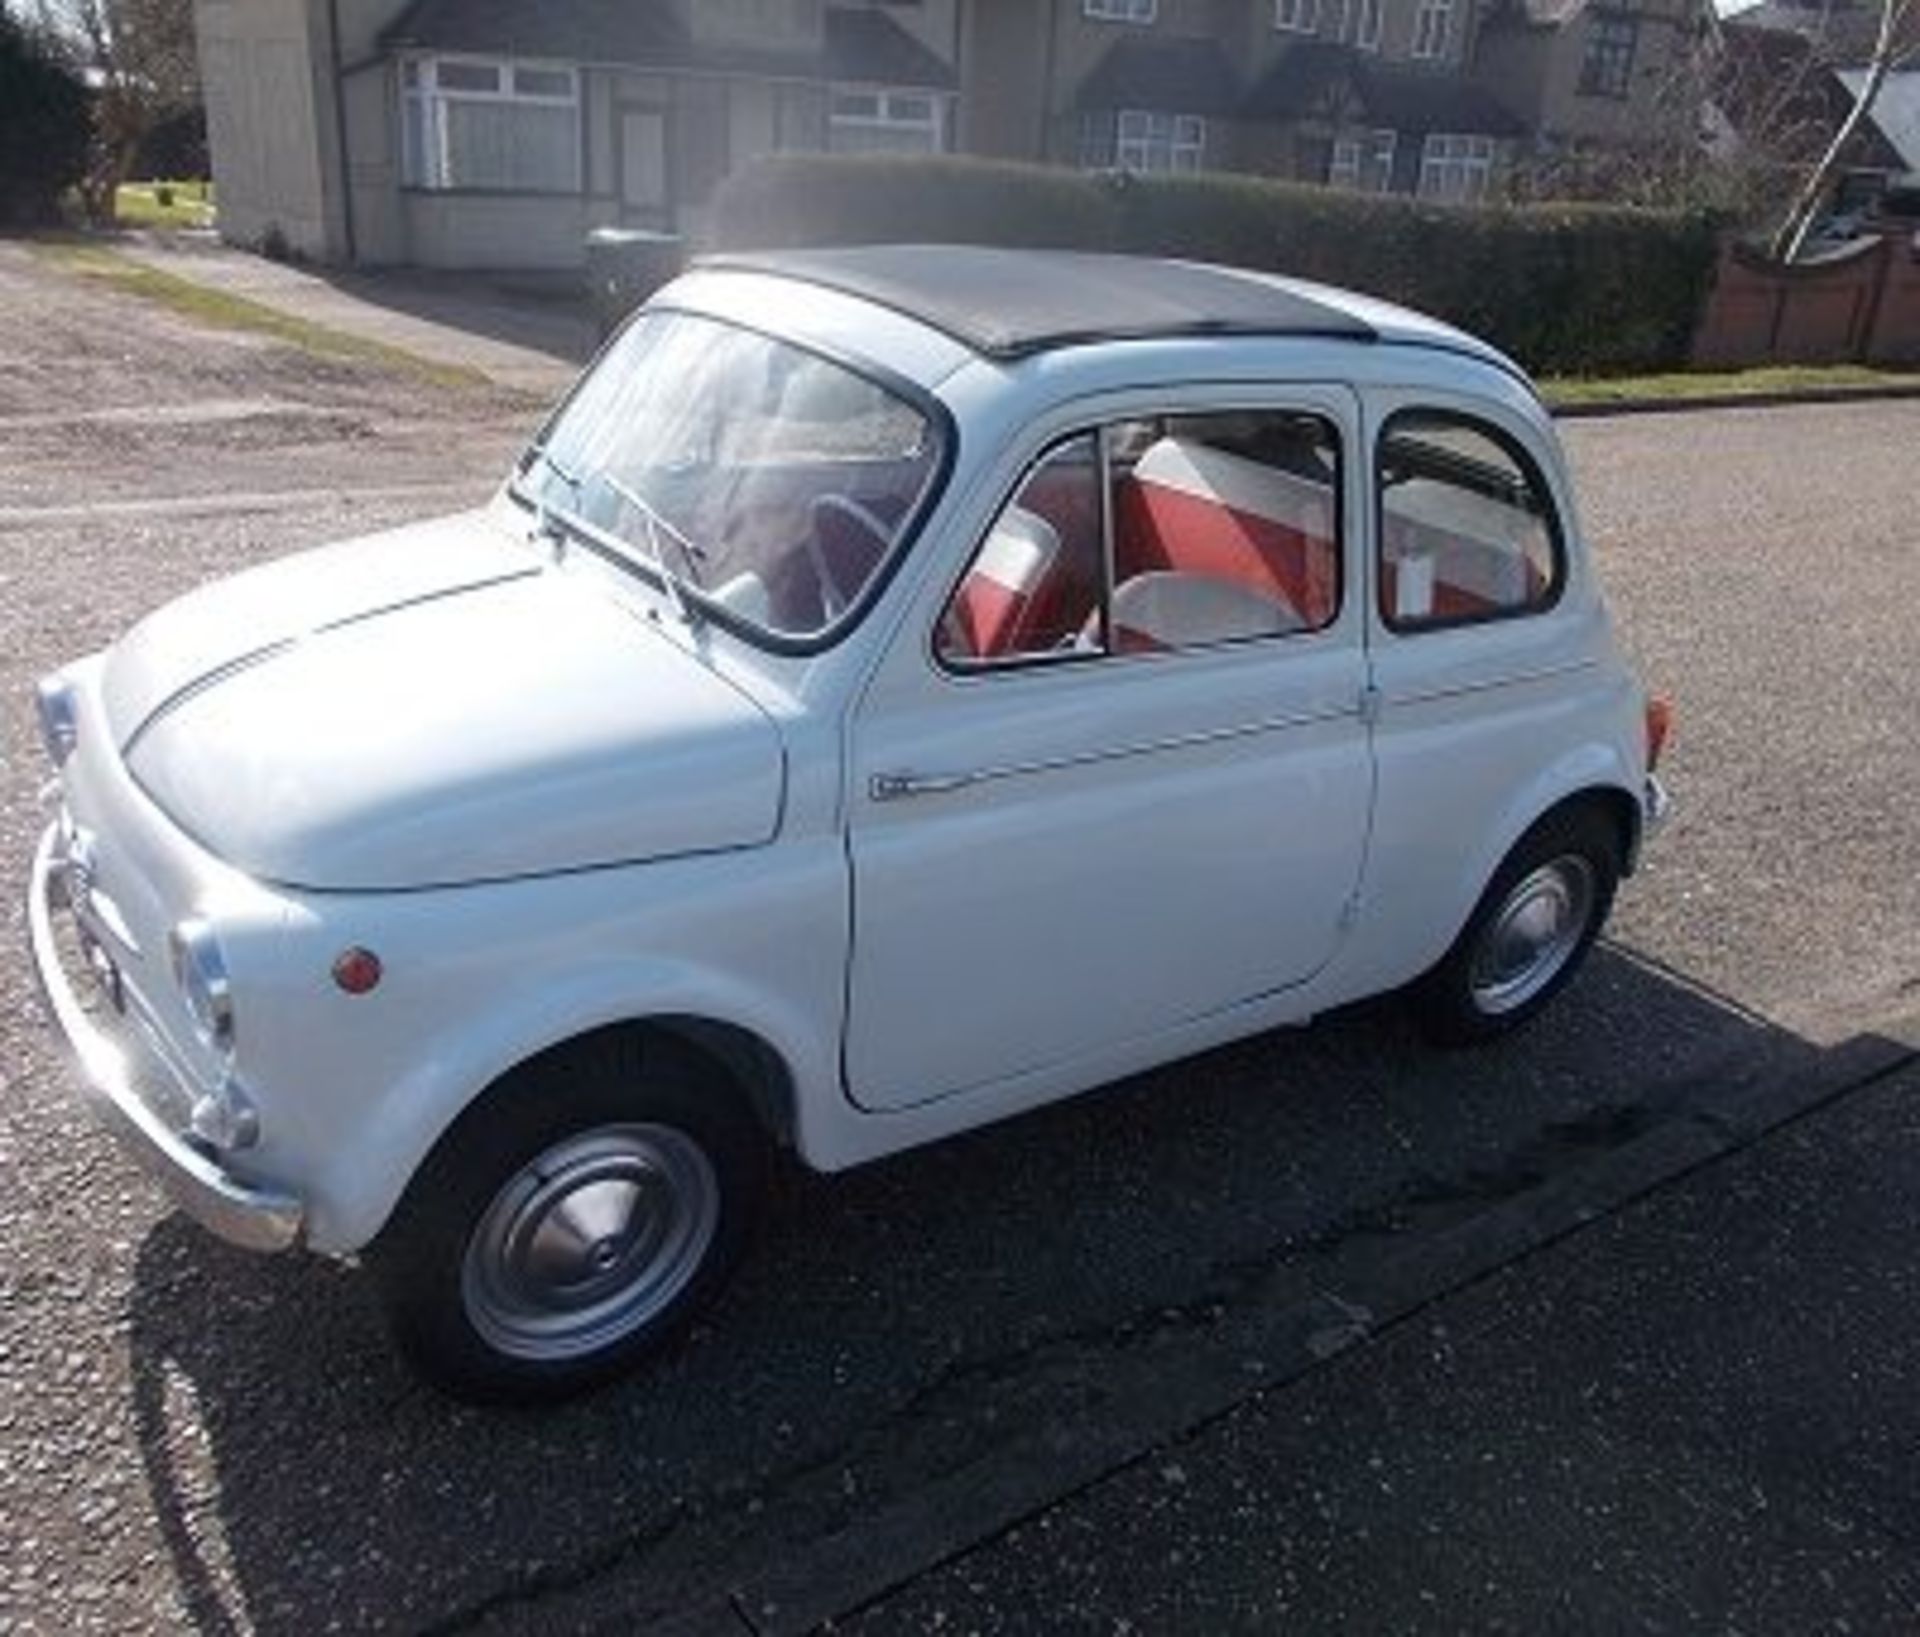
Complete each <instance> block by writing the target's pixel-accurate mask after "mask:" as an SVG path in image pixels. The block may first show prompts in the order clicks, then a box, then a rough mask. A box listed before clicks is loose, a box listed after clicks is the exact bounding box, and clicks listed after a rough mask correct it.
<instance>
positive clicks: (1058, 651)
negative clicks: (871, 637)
mask: <svg viewBox="0 0 1920 1637" xmlns="http://www.w3.org/2000/svg"><path fill="white" fill-rule="evenodd" d="M1105 527H1106V525H1105V520H1104V516H1103V512H1102V506H1101V499H1100V440H1099V434H1097V433H1093V432H1086V433H1082V434H1081V435H1080V436H1078V437H1074V438H1069V439H1068V440H1067V441H1066V442H1064V443H1060V444H1056V445H1055V446H1054V447H1053V448H1052V449H1050V450H1049V451H1048V452H1047V453H1046V454H1045V455H1043V456H1042V457H1041V458H1040V460H1039V461H1038V462H1036V463H1035V465H1034V466H1033V468H1032V469H1031V470H1030V471H1029V472H1028V473H1027V475H1026V477H1025V478H1024V479H1022V481H1021V483H1020V487H1019V488H1018V489H1017V490H1016V491H1015V492H1014V496H1013V498H1012V499H1011V500H1010V501H1008V502H1007V504H1006V505H1005V506H1004V507H1003V508H1002V509H1001V512H1000V515H999V516H998V517H996V518H995V519H994V523H993V527H992V528H991V529H990V530H988V531H987V537H986V539H985V540H984V541H982V542H981V544H980V549H979V550H978V551H977V552H975V553H974V558H973V562H972V563H971V565H969V567H968V569H967V572H966V575H965V577H964V578H962V580H961V581H960V584H959V585H958V586H957V587H955V589H954V593H953V596H952V598H951V599H950V600H949V601H948V603H947V608H946V612H945V613H944V614H943V615H942V616H941V619H940V628H939V633H938V636H937V638H936V642H935V648H936V651H937V652H938V654H939V656H940V658H941V659H942V660H944V661H946V662H947V663H948V664H950V665H954V666H958V667H961V668H963V669H967V668H974V667H978V666H982V665H1004V664H1009V663H1014V662H1018V661H1022V660H1033V659H1042V658H1046V657H1047V656H1049V655H1070V654H1075V653H1088V652H1097V651H1098V650H1099V648H1100V647H1101V632H1102V629H1103V615H1102V608H1103V604H1104V600H1105V578H1106V570H1105V567H1104V563H1105V558H1106V548H1105V544H1104V541H1105V532H1104V531H1105Z"/></svg>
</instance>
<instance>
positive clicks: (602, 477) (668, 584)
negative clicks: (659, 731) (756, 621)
mask: <svg viewBox="0 0 1920 1637" xmlns="http://www.w3.org/2000/svg"><path fill="white" fill-rule="evenodd" d="M594 475H595V477H596V478H597V479H598V480H599V481H600V482H601V483H604V484H605V485H606V486H607V487H608V488H609V489H611V490H612V491H613V492H614V493H615V494H616V495H618V496H619V497H620V499H621V500H622V501H624V502H625V503H626V504H627V505H628V506H630V507H632V508H633V510H635V511H636V512H638V513H639V514H640V521H641V522H642V523H643V524H644V525H645V526H646V531H647V556H648V558H649V560H650V562H651V564H652V567H653V571H654V573H655V574H657V575H658V576H659V578H660V584H661V585H662V586H663V587H664V588H665V589H666V593H667V600H668V601H669V602H671V603H672V604H673V611H674V613H676V614H678V615H679V616H680V623H681V624H682V625H684V626H686V628H687V629H688V630H689V631H692V630H697V629H698V628H699V626H700V625H701V624H703V623H704V619H703V618H698V619H697V618H696V617H695V615H694V611H693V605H692V604H691V603H689V602H688V601H687V597H686V593H685V592H684V591H683V590H682V589H681V586H680V577H679V575H677V574H675V573H674V572H673V570H672V569H670V568H668V567H667V558H666V553H664V552H663V551H662V550H661V549H660V536H661V535H663V534H664V535H666V536H667V538H668V539H670V540H671V541H672V542H673V543H674V544H675V545H676V546H678V547H679V548H680V551H681V553H682V555H683V556H685V558H686V560H687V566H688V568H689V569H691V568H692V567H693V565H694V564H695V563H696V562H698V561H699V560H700V559H701V558H702V557H704V556H705V555H706V553H705V552H704V551H703V550H702V549H701V548H700V547H698V546H696V545H695V544H694V543H693V542H692V541H691V540H689V539H688V538H687V537H686V536H685V535H684V534H682V533H681V532H680V531H679V530H678V529H676V528H675V527H674V526H673V525H672V524H671V523H669V522H668V521H667V520H666V519H665V518H664V517H662V516H661V515H660V513H659V512H658V511H656V510H655V509H654V507H653V505H652V503H651V502H650V501H648V500H647V499H646V498H645V497H644V496H642V495H640V494H638V493H637V492H635V491H634V490H633V489H632V488H630V487H629V486H628V485H627V484H625V483H622V482H621V481H620V480H619V479H618V478H617V477H615V476H614V475H613V474H612V473H611V472H597V473H595V474H594ZM694 583H695V584H696V585H697V584H698V583H699V579H698V576H695V580H694Z"/></svg>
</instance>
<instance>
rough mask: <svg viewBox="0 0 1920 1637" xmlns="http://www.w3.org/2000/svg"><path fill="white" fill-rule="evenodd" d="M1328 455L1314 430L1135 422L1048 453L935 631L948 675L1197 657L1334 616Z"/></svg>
mask: <svg viewBox="0 0 1920 1637" xmlns="http://www.w3.org/2000/svg"><path fill="white" fill-rule="evenodd" d="M1339 493H1340V446H1339V436H1338V433H1337V431H1336V430H1335V428H1334V426H1333V425H1332V423H1330V422H1329V421H1327V420H1326V419H1325V418H1324V417H1322V416H1318V415H1311V414H1304V413H1294V412H1288V411H1277V410H1255V411H1235V412H1230V413H1210V414H1204V415H1162V416H1148V417H1140V418H1136V419H1131V420H1126V421H1119V422H1115V423H1113V424H1112V425H1109V426H1106V427H1103V428H1101V429H1099V430H1098V431H1097V432H1090V433H1085V434H1081V435H1079V436H1076V437H1074V438H1071V439H1069V440H1067V441H1066V442H1065V443H1063V444H1059V445H1057V446H1055V448H1054V449H1053V450H1051V451H1050V452H1049V453H1048V454H1047V455H1046V456H1045V457H1044V458H1043V459H1042V460H1041V461H1040V462H1039V463H1038V464H1037V465H1036V466H1035V467H1034V468H1033V469H1032V470H1031V471H1030V472H1029V474H1028V475H1027V477H1026V478H1025V479H1024V480H1023V482H1022V483H1021V485H1020V487H1019V489H1018V490H1017V491H1016V492H1015V494H1014V496H1013V498H1012V500H1011V501H1010V502H1009V503H1008V504H1007V506H1006V507H1005V508H1004V509H1003V510H1002V511H1001V513H1000V515H999V517H998V518H997V519H996V520H995V523H994V526H993V528H992V529H991V530H990V531H989V532H988V535H987V538H986V540H985V541H984V542H982V544H981V546H980V548H979V550H978V552H977V553H976V554H975V557H974V561H973V563H972V565H971V566H970V567H969V569H968V571H967V573H966V575H965V576H964V577H963V578H962V580H961V582H960V584H959V586H958V587H957V589H956V590H955V592H954V594H953V597H952V599H951V601H950V602H949V604H948V606H947V609H946V612H945V613H944V615H943V616H942V618H941V621H940V628H939V634H938V638H937V642H936V649H937V652H938V654H939V657H940V658H941V659H942V660H943V661H945V662H947V663H948V664H950V665H954V666H957V667H961V668H972V667H978V666H981V665H991V664H1004V663H1008V662H1018V661H1031V660H1034V659H1041V658H1047V657H1085V656H1087V655H1091V654H1105V653H1121V654H1126V653H1142V652H1151V651H1156V650H1162V649H1174V648H1192V647H1208V646H1212V645H1214V644H1217V643H1223V642H1237V641H1245V640H1248V639H1255V638H1262V637H1277V636H1290V635H1293V634H1296V633H1299V632H1307V631H1317V630H1320V629H1321V628H1322V627H1324V626H1326V625H1328V624H1330V623H1331V622H1332V621H1333V620H1334V618H1335V617H1336V616H1337V615H1338V613H1339V609H1340V528H1339Z"/></svg>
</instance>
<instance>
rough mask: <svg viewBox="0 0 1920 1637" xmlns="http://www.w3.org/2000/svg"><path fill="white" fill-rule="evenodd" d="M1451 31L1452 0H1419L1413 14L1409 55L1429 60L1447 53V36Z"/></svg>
mask: <svg viewBox="0 0 1920 1637" xmlns="http://www.w3.org/2000/svg"><path fill="white" fill-rule="evenodd" d="M1452 32H1453V0H1420V7H1419V9H1418V10H1417V11H1416V12H1415V13H1414V14H1413V50H1412V52H1411V53H1410V55H1412V56H1415V57H1420V58H1425V59H1429V60H1431V59H1432V58H1435V57H1444V56H1445V55H1446V54H1447V36H1448V35H1449V34H1451V33H1452Z"/></svg>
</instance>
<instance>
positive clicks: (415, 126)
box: [195, 0, 960, 268]
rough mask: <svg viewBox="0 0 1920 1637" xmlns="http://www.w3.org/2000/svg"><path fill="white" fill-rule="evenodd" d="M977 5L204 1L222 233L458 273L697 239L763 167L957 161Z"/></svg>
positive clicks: (740, 0) (323, 256) (199, 10)
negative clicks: (808, 161) (968, 19)
mask: <svg viewBox="0 0 1920 1637" xmlns="http://www.w3.org/2000/svg"><path fill="white" fill-rule="evenodd" d="M959 3H960V0H916V3H914V4H912V5H906V6H902V5H896V4H886V3H884V0H876V3H868V0H844V3H823V0H196V4H195V21H196V27H197V29H198V33H199V39H200V53H201V66H202V77H203V81H204V84H205V89H206V100H207V113H208V140H209V146H210V149H211V152H212V158H213V166H214V174H215V178H216V181H217V184H218V187H219V194H220V222H221V231H222V232H223V233H224V234H226V235H227V236H228V237H229V238H233V239H235V240H238V241H241V242H248V243H260V242H263V241H267V242H271V241H274V240H277V241H279V242H281V243H283V244H284V245H285V246H286V247H287V248H288V249H290V250H291V251H294V252H296V253H299V254H302V255H306V256H309V257H311V258H313V259H316V260H321V261H328V262H346V263H371V264H394V263H403V264H410V265H415V266H425V267H450V268H451V267H457V268H542V267H552V268H561V267H570V266H574V265H577V264H578V262H579V261H580V258H581V255H582V246H583V242H584V238H585V235H586V233H587V231H588V230H589V229H591V228H593V227H597V226H619V225H626V226H634V227H645V228H653V229H663V230H667V231H672V232H676V233H682V234H695V235H697V233H698V231H699V228H700V226H701V222H702V219H703V213H704V211H705V210H706V208H707V205H708V203H709V201H710V200H711V198H712V195H713V191H714V189H715V188H716V187H717V186H718V184H719V183H720V181H721V180H722V179H723V178H724V177H725V176H726V175H727V174H728V173H729V172H730V171H732V170H733V169H735V168H736V167H738V166H739V165H741V164H743V163H746V162H747V161H749V160H751V159H753V158H755V157H757V156H759V155H761V154H765V153H773V152H779V151H783V150H790V149H804V150H816V151H841V152H873V151H878V150H896V151H923V152H924V151H944V150H945V149H946V148H948V147H949V145H950V143H951V141H952V133H953V128H954V115H953V103H954V96H955V92H956V89H957V83H958V82H957V74H956V65H955V51H956V40H957V19H958V8H959Z"/></svg>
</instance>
